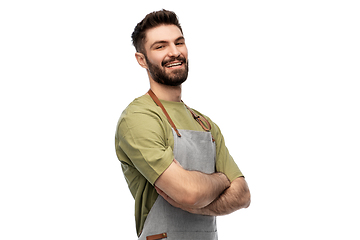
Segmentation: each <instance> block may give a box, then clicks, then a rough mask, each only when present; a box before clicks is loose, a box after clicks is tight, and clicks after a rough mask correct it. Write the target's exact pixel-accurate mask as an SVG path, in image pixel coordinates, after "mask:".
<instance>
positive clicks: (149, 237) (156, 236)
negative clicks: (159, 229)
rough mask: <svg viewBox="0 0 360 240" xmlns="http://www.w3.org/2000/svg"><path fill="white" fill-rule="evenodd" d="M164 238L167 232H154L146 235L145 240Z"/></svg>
mask: <svg viewBox="0 0 360 240" xmlns="http://www.w3.org/2000/svg"><path fill="white" fill-rule="evenodd" d="M164 238H167V234H166V233H160V234H156V235H151V236H147V237H146V240H158V239H164Z"/></svg>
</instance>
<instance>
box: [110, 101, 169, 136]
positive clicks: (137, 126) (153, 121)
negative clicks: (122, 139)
mask: <svg viewBox="0 0 360 240" xmlns="http://www.w3.org/2000/svg"><path fill="white" fill-rule="evenodd" d="M162 115H163V114H162V112H161V109H160V108H159V107H157V105H156V104H155V103H154V102H153V101H152V99H151V98H150V96H148V95H144V96H141V97H139V98H136V99H135V100H133V101H132V102H131V103H130V104H129V105H128V106H127V107H126V108H125V110H124V111H123V112H122V114H121V116H120V118H119V120H118V124H117V134H121V135H124V134H126V133H127V132H128V131H129V130H137V131H136V132H139V131H141V130H143V129H144V128H146V129H153V130H156V129H159V128H162V127H161V125H163V124H164V117H163V116H162Z"/></svg>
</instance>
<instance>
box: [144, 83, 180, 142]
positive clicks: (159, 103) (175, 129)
mask: <svg viewBox="0 0 360 240" xmlns="http://www.w3.org/2000/svg"><path fill="white" fill-rule="evenodd" d="M148 94H149V95H150V97H151V98H152V99H153V100H154V102H155V103H156V105H158V106H159V107H160V108H161V110H162V111H163V112H164V114H165V116H166V118H167V119H168V121H169V123H170V125H171V127H172V128H173V129H174V131H175V132H176V134H177V135H178V136H179V137H181V134H180V133H179V131H178V129H177V128H176V126H175V124H174V122H173V121H172V120H171V117H170V116H169V114H168V113H167V111H166V109H165V108H164V106H163V105H162V103H161V102H160V100H159V99H158V97H157V96H156V95H155V93H154V92H153V91H152V90H151V89H150V90H149V91H148Z"/></svg>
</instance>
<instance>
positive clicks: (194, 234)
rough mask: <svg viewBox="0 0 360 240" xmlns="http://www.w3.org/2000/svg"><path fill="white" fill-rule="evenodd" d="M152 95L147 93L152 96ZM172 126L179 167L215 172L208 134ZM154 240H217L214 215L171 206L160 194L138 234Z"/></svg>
mask: <svg viewBox="0 0 360 240" xmlns="http://www.w3.org/2000/svg"><path fill="white" fill-rule="evenodd" d="M149 92H150V91H149ZM152 94H153V93H152ZM152 94H150V96H151V97H152V98H153V99H154V95H152ZM155 98H156V99H154V101H155V100H156V101H155V102H156V104H157V105H159V104H161V103H159V101H158V99H157V97H156V96H155ZM161 105H162V104H161ZM160 107H162V106H160ZM162 109H163V107H162ZM163 111H164V109H163ZM165 111H166V110H165ZM165 115H167V114H165ZM172 125H173V124H172ZM172 127H173V136H174V157H175V159H176V160H177V161H178V162H179V163H180V164H181V166H182V167H183V168H184V169H186V170H191V171H194V170H195V171H200V172H203V173H208V174H211V173H214V172H215V162H216V145H215V142H214V141H213V138H212V135H211V133H210V132H200V131H192V130H182V129H179V130H178V129H176V127H175V126H172ZM179 135H180V136H179ZM156 239H166V240H185V239H186V240H217V239H218V235H217V227H216V217H214V216H204V215H197V214H192V213H189V212H187V211H184V210H182V209H180V208H176V207H173V206H172V205H171V204H169V203H168V202H167V201H166V200H165V199H164V198H163V197H161V196H160V195H159V196H158V198H157V199H156V201H155V203H154V205H153V207H152V208H151V210H150V212H149V214H148V216H147V218H146V221H145V224H144V228H143V231H142V233H141V235H140V237H139V240H156Z"/></svg>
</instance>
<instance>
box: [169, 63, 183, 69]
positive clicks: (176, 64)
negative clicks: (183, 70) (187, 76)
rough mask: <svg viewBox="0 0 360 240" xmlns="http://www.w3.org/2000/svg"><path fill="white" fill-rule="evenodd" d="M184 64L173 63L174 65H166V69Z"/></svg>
mask: <svg viewBox="0 0 360 240" xmlns="http://www.w3.org/2000/svg"><path fill="white" fill-rule="evenodd" d="M182 64H183V63H182V62H173V63H169V64H166V65H165V67H166V68H175V67H179V66H181V65H182Z"/></svg>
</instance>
